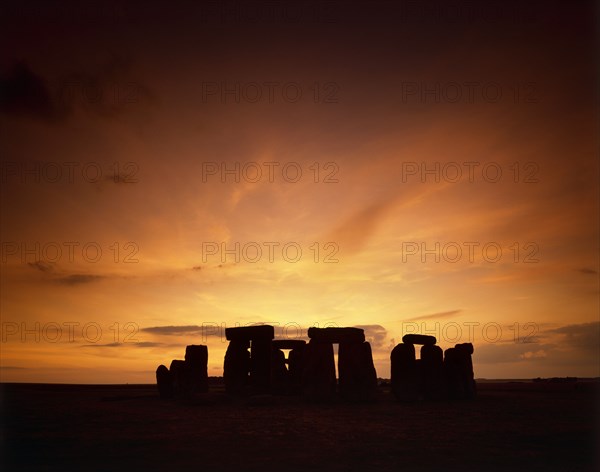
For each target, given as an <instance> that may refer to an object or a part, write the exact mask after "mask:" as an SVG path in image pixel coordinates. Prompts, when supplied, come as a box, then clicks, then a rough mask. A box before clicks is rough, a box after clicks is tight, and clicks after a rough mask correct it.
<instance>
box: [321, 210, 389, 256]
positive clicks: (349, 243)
mask: <svg viewBox="0 0 600 472" xmlns="http://www.w3.org/2000/svg"><path fill="white" fill-rule="evenodd" d="M395 202H396V199H395V198H389V199H386V200H382V201H379V202H375V203H372V204H371V205H369V206H367V207H364V208H362V209H361V210H359V211H357V212H355V213H354V214H353V215H351V216H350V217H349V218H347V219H346V220H345V221H343V222H342V223H341V224H339V225H338V226H337V227H336V228H335V229H334V230H333V231H332V232H331V234H330V235H329V239H328V240H329V241H334V242H336V243H337V244H339V246H340V247H341V248H342V249H343V251H344V253H346V254H354V253H357V252H359V251H360V250H362V248H363V247H364V246H365V245H366V244H367V243H368V242H369V239H370V238H371V236H372V235H373V233H374V232H375V230H376V229H377V227H378V226H379V224H380V223H381V221H382V220H383V219H384V218H385V216H386V214H387V213H388V211H389V210H390V209H391V208H392V206H393V205H394V204H395Z"/></svg>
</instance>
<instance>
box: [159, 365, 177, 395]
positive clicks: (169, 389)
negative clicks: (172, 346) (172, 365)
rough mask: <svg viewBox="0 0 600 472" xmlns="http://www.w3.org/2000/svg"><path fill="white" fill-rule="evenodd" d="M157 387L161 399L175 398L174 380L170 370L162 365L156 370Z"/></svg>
mask: <svg viewBox="0 0 600 472" xmlns="http://www.w3.org/2000/svg"><path fill="white" fill-rule="evenodd" d="M156 385H157V386H158V394H159V395H160V398H173V378H172V377H171V373H170V372H169V369H167V367H166V366H164V365H162V364H161V365H159V366H158V369H156Z"/></svg>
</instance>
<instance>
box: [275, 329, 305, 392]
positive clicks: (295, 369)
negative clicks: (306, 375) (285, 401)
mask: <svg viewBox="0 0 600 472" xmlns="http://www.w3.org/2000/svg"><path fill="white" fill-rule="evenodd" d="M305 347H306V341H304V340H300V339H274V340H273V341H271V349H272V351H271V391H272V392H275V393H285V394H300V393H301V385H302V369H303V353H304V348H305ZM282 349H289V350H290V351H289V354H288V358H287V359H286V358H285V355H284V354H283V351H282ZM286 365H287V368H286Z"/></svg>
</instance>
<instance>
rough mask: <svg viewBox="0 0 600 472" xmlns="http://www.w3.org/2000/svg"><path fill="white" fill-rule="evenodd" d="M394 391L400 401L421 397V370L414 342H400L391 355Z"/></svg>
mask: <svg viewBox="0 0 600 472" xmlns="http://www.w3.org/2000/svg"><path fill="white" fill-rule="evenodd" d="M390 360H391V364H392V369H391V370H392V379H391V381H392V393H393V394H394V395H395V396H396V398H397V399H398V400H400V401H415V400H417V399H418V397H419V371H418V367H417V362H416V357H415V346H414V344H404V343H400V344H398V345H397V346H396V347H394V349H393V350H392V353H391V355H390Z"/></svg>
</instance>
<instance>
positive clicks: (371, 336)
mask: <svg viewBox="0 0 600 472" xmlns="http://www.w3.org/2000/svg"><path fill="white" fill-rule="evenodd" d="M355 328H360V329H364V330H365V338H366V340H367V341H369V343H371V347H372V348H373V349H377V348H381V347H383V342H384V340H385V338H386V336H387V330H386V329H385V328H384V327H383V326H381V325H356V326H355Z"/></svg>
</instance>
